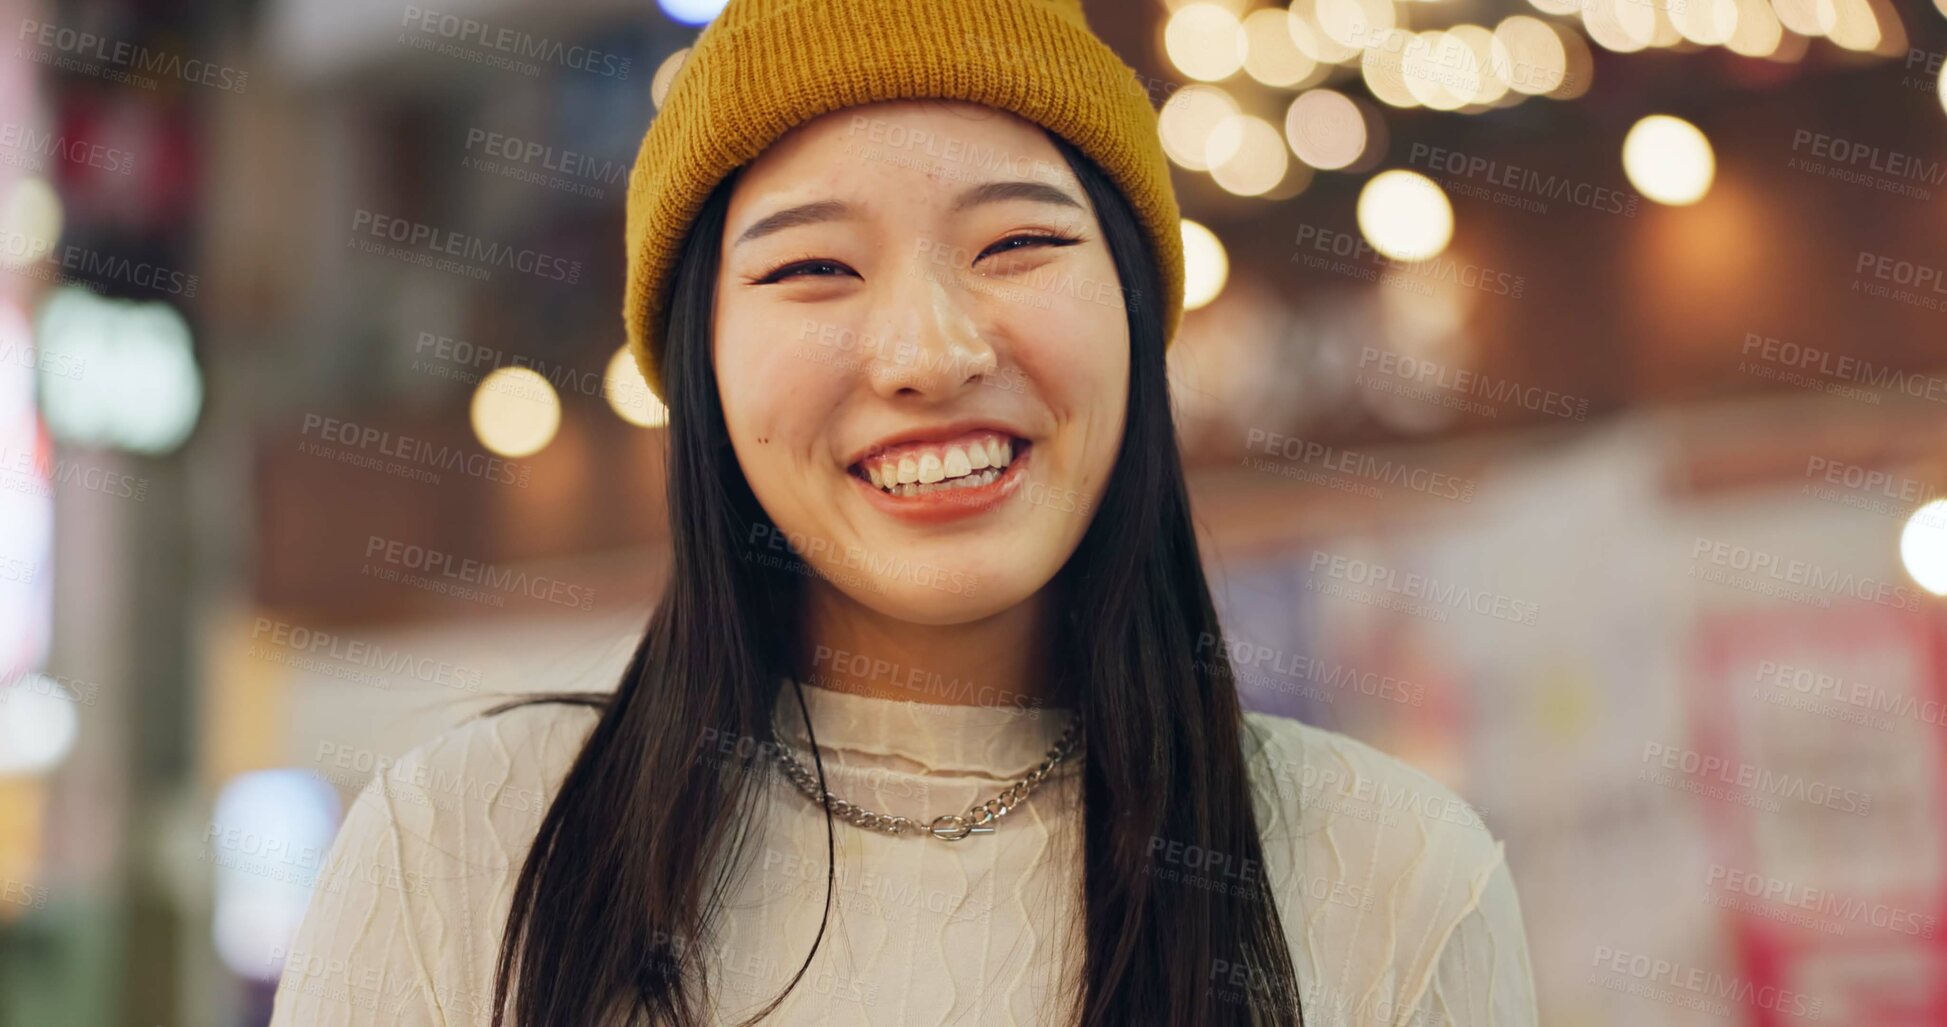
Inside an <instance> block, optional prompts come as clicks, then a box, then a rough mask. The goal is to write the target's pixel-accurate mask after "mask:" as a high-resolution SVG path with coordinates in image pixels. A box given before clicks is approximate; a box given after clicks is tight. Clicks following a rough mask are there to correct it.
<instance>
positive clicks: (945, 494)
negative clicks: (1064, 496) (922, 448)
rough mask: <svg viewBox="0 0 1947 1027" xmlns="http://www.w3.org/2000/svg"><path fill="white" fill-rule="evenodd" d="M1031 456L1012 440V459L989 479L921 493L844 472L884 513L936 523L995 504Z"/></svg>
mask: <svg viewBox="0 0 1947 1027" xmlns="http://www.w3.org/2000/svg"><path fill="white" fill-rule="evenodd" d="M1033 458H1034V447H1033V446H1027V447H1022V446H1021V445H1020V444H1019V443H1016V444H1015V449H1014V459H1013V460H1012V461H1011V462H1009V463H1008V465H1007V469H1006V470H1004V471H1002V472H1001V476H1000V477H998V478H995V479H994V480H993V481H990V482H988V483H987V484H985V485H976V486H973V487H971V488H958V489H937V490H935V491H932V492H929V493H927V494H925V495H923V496H895V495H893V494H892V493H890V492H887V491H886V490H885V489H882V488H880V487H879V486H877V485H874V484H872V483H871V482H869V481H866V480H864V479H862V478H860V477H859V476H858V475H856V474H853V473H851V472H850V471H846V472H844V474H845V476H846V477H847V478H850V479H852V484H854V485H857V486H858V487H859V489H860V490H861V491H863V492H864V493H865V498H866V501H867V502H869V503H871V504H872V505H873V506H876V507H878V508H879V509H881V510H883V511H885V512H886V513H889V514H891V515H892V516H894V517H899V518H902V519H904V520H908V521H913V522H915V523H919V524H938V523H941V522H943V521H957V520H959V519H960V518H962V517H972V516H974V515H975V514H980V513H985V512H987V511H988V510H992V509H993V508H994V507H996V506H999V505H1000V504H1001V503H1002V502H1003V501H1004V500H1006V499H1007V497H1009V496H1011V495H1013V494H1014V493H1015V492H1016V491H1018V490H1019V489H1020V487H1021V481H1022V478H1023V476H1024V475H1025V474H1026V473H1027V472H1026V468H1027V464H1028V461H1029V460H1031V459H1033Z"/></svg>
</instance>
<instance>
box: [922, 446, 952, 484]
mask: <svg viewBox="0 0 1947 1027" xmlns="http://www.w3.org/2000/svg"><path fill="white" fill-rule="evenodd" d="M944 477H946V464H944V463H942V462H941V460H940V458H939V457H938V456H936V455H934V454H932V453H921V454H920V455H919V480H920V482H921V484H926V485H930V484H932V483H933V482H936V481H939V480H940V479H941V478H944Z"/></svg>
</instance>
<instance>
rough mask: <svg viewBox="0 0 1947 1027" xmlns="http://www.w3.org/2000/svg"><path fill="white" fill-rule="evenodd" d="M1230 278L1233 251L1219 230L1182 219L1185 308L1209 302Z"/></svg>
mask: <svg viewBox="0 0 1947 1027" xmlns="http://www.w3.org/2000/svg"><path fill="white" fill-rule="evenodd" d="M1229 280H1230V255H1229V254H1227V253H1225V252H1224V244H1223V241H1222V240H1220V239H1218V238H1217V233H1215V232H1212V231H1211V230H1210V229H1208V228H1205V227H1204V226H1203V225H1201V224H1198V223H1197V222H1195V221H1191V220H1190V219H1188V218H1184V219H1183V309H1185V310H1196V309H1197V308H1199V307H1204V306H1208V305H1209V304H1210V301H1211V300H1214V299H1216V298H1217V295H1218V294H1219V293H1221V292H1223V291H1224V283H1225V282H1226V281H1229Z"/></svg>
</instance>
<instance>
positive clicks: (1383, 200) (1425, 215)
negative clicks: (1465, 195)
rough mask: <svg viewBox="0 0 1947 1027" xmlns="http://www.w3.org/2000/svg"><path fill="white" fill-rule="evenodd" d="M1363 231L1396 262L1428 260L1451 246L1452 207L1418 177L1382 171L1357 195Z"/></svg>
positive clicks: (1443, 195) (1425, 179)
mask: <svg viewBox="0 0 1947 1027" xmlns="http://www.w3.org/2000/svg"><path fill="white" fill-rule="evenodd" d="M1358 218H1359V231H1360V232H1361V233H1363V234H1364V235H1365V237H1366V241H1367V242H1369V243H1371V244H1372V248H1373V249H1375V250H1378V251H1379V252H1380V253H1383V254H1385V255H1386V256H1388V257H1391V258H1393V259H1394V260H1427V259H1429V258H1432V257H1436V256H1438V255H1439V254H1440V253H1441V251H1443V250H1445V249H1446V248H1447V243H1449V242H1451V241H1452V240H1453V204H1452V203H1451V202H1449V201H1448V200H1447V194H1446V193H1444V192H1442V191H1441V189H1440V186H1439V185H1438V184H1436V183H1435V182H1434V181H1433V180H1432V179H1430V178H1428V177H1426V176H1425V175H1422V174H1420V173H1419V172H1417V171H1407V170H1405V169H1403V168H1394V169H1392V170H1391V171H1382V172H1380V173H1379V174H1377V175H1374V176H1373V177H1372V180H1371V181H1369V182H1367V183H1366V186H1365V188H1364V189H1362V190H1360V192H1359V208H1358Z"/></svg>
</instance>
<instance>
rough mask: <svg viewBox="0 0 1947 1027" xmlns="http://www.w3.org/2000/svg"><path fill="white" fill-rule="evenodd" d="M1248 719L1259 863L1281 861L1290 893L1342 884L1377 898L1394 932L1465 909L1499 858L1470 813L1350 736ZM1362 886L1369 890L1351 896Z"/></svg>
mask: <svg viewBox="0 0 1947 1027" xmlns="http://www.w3.org/2000/svg"><path fill="white" fill-rule="evenodd" d="M1244 717H1245V724H1246V727H1247V730H1246V741H1245V752H1246V756H1247V759H1248V763H1249V766H1250V775H1251V785H1252V791H1253V794H1254V801H1255V802H1256V803H1257V811H1258V813H1259V828H1260V832H1261V833H1262V834H1263V836H1264V838H1265V841H1266V850H1267V861H1275V860H1277V858H1278V857H1279V856H1282V857H1283V858H1284V859H1285V860H1286V861H1288V864H1289V866H1288V869H1289V872H1290V873H1291V874H1292V880H1291V881H1290V882H1289V887H1291V888H1294V889H1302V890H1306V891H1307V892H1308V893H1309V894H1314V895H1323V896H1327V897H1329V896H1331V895H1332V894H1333V893H1334V890H1335V889H1337V888H1339V887H1340V886H1341V885H1343V886H1344V889H1345V891H1346V892H1347V893H1350V892H1352V891H1354V890H1358V891H1364V890H1369V889H1374V888H1381V887H1383V888H1384V889H1385V890H1386V891H1387V892H1388V893H1389V898H1390V900H1391V901H1390V902H1389V904H1388V907H1387V910H1386V911H1387V912H1389V913H1390V915H1391V919H1393V920H1394V921H1395V922H1396V923H1399V922H1409V921H1419V922H1424V923H1432V922H1442V921H1444V922H1451V921H1453V920H1456V919H1458V918H1459V917H1460V916H1463V915H1465V914H1466V913H1467V912H1469V911H1470V910H1471V908H1472V906H1471V903H1472V902H1473V896H1474V893H1475V892H1476V891H1477V888H1476V885H1477V884H1478V883H1479V882H1481V881H1484V880H1485V879H1486V878H1487V876H1488V875H1490V874H1491V873H1493V872H1494V870H1495V869H1497V868H1498V867H1499V866H1500V865H1501V863H1502V861H1503V858H1504V851H1505V850H1504V848H1503V845H1502V843H1501V842H1500V841H1499V840H1498V839H1497V838H1495V836H1494V833H1493V832H1492V831H1491V830H1490V829H1489V828H1488V826H1487V823H1486V821H1485V820H1484V819H1483V817H1482V815H1481V812H1480V811H1479V810H1478V809H1477V808H1476V807H1474V806H1473V805H1472V804H1470V803H1468V802H1467V801H1466V800H1465V799H1463V798H1462V797H1461V796H1460V795H1459V793H1457V792H1456V791H1454V789H1452V788H1451V787H1449V786H1447V785H1446V784H1444V783H1442V782H1441V781H1439V780H1438V779H1436V778H1434V777H1433V775H1431V774H1429V773H1427V772H1426V771H1424V770H1421V769H1420V768H1418V767H1415V766H1413V765H1412V764H1410V763H1408V762H1406V761H1405V760H1402V759H1400V758H1399V757H1397V756H1393V755H1390V754H1388V753H1385V752H1381V751H1380V750H1379V749H1377V748H1374V747H1373V746H1371V745H1368V744H1366V743H1365V742H1362V741H1359V740H1358V739H1356V738H1353V737H1351V736H1349V735H1345V734H1342V733H1340V732H1337V731H1332V730H1328V729H1326V728H1321V727H1316V726H1313V725H1311V724H1306V723H1304V722H1302V721H1299V720H1294V719H1292V718H1290V717H1281V716H1277V715H1274V714H1269V713H1259V712H1249V713H1246V714H1245V715H1244ZM1359 876H1362V877H1364V878H1365V880H1364V881H1363V882H1362V883H1363V884H1364V885H1365V886H1366V888H1362V889H1355V887H1354V886H1355V885H1357V884H1360V883H1361V882H1359V881H1357V880H1354V878H1355V877H1359ZM1313 878H1318V879H1313ZM1371 897H1372V898H1373V899H1374V900H1375V901H1376V900H1377V898H1378V896H1371ZM1340 899H1341V901H1343V902H1348V903H1352V904H1355V905H1356V904H1362V903H1363V901H1364V900H1363V899H1360V898H1356V897H1351V896H1350V895H1349V894H1347V895H1341V896H1340Z"/></svg>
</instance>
